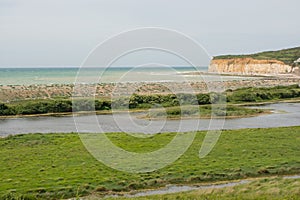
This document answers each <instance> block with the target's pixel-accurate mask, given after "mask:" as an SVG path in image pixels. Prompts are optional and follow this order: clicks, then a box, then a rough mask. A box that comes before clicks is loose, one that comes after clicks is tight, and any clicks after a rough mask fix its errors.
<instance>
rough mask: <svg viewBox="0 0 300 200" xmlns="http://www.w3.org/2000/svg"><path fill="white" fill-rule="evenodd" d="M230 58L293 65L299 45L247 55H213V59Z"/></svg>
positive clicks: (299, 53) (299, 49) (299, 56)
mask: <svg viewBox="0 0 300 200" xmlns="http://www.w3.org/2000/svg"><path fill="white" fill-rule="evenodd" d="M232 58H253V59H257V60H279V61H282V62H284V63H285V64H287V65H293V63H294V61H295V60H297V59H298V58H300V47H295V48H290V49H283V50H278V51H266V52H261V53H255V54H249V55H222V56H215V57H214V59H216V60H217V59H232Z"/></svg>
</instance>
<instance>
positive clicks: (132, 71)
mask: <svg viewBox="0 0 300 200" xmlns="http://www.w3.org/2000/svg"><path fill="white" fill-rule="evenodd" d="M80 69H81V72H80V76H81V78H83V79H87V80H89V79H98V78H100V79H99V83H111V82H120V81H121V82H136V81H137V82H143V81H146V82H147V81H157V82H160V81H176V80H178V77H179V75H180V74H182V73H185V72H187V73H193V72H205V71H207V70H208V67H197V68H195V67H192V66H172V67H161V66H153V67H130V66H122V67H116V66H114V67H110V68H104V67H84V68H80V67H78V66H68V67H58V66H52V67H51V66H47V67H35V66H34V67H1V68H0V85H35V84H73V83H74V82H75V81H76V77H77V75H78V72H79V70H80ZM82 69H84V70H82ZM180 77H181V78H182V76H180Z"/></svg>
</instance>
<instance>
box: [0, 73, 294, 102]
mask: <svg viewBox="0 0 300 200" xmlns="http://www.w3.org/2000/svg"><path fill="white" fill-rule="evenodd" d="M299 83H300V78H297V77H294V78H284V77H278V78H276V77H275V78H274V77H264V78H259V79H247V80H227V81H222V82H221V81H211V82H204V81H202V82H200V81H199V82H198V81H191V82H187V84H188V85H190V86H191V88H192V89H193V92H194V93H207V92H210V91H208V87H207V86H208V85H209V88H210V90H213V88H220V87H221V88H222V89H224V90H229V89H232V90H234V89H238V88H246V87H274V86H278V85H280V86H288V85H295V84H299ZM90 87H93V88H95V98H110V97H111V96H112V95H113V96H115V95H119V96H128V95H131V94H132V92H133V91H132V90H133V89H132V88H135V90H134V93H136V94H170V93H173V92H172V91H170V89H168V88H175V89H174V90H173V91H176V93H187V90H186V84H182V82H159V83H152V82H121V83H100V84H93V85H91V86H90ZM116 88H117V94H116V92H114V90H115V89H116ZM73 89H74V84H36V85H2V86H0V100H1V101H3V102H11V101H18V100H24V99H48V98H56V97H65V98H68V97H72V94H73ZM79 95H83V94H79Z"/></svg>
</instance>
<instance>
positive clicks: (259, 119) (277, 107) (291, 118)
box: [0, 103, 300, 136]
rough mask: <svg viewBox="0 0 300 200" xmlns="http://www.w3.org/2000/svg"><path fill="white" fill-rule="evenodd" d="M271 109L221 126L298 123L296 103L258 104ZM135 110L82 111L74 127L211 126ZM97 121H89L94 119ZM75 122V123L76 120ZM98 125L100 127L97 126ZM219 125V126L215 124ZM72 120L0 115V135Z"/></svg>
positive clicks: (154, 129)
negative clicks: (151, 118)
mask: <svg viewBox="0 0 300 200" xmlns="http://www.w3.org/2000/svg"><path fill="white" fill-rule="evenodd" d="M258 108H263V109H271V110H272V114H268V115H260V116H256V117H249V118H239V119H226V120H224V126H223V129H241V128H271V127H285V126H299V125H300V103H277V104H268V105H262V106H258ZM137 116H138V114H137V113H132V114H131V115H130V116H128V115H127V114H126V113H118V114H114V115H97V116H92V115H83V116H77V117H76V123H77V127H78V126H80V130H81V131H83V132H99V131H100V132H101V131H102V132H131V133H146V134H151V133H158V132H186V131H196V130H208V129H213V126H212V124H210V123H211V120H209V119H187V120H165V121H159V120H157V121H149V120H146V119H138V118H137ZM95 117H96V121H97V122H98V123H97V124H95V123H93V122H94V121H95ZM221 120H222V119H214V120H213V122H214V123H219V124H221V123H222V124H223V122H222V121H221ZM78 123H79V124H78ZM99 127H100V128H101V129H100V128H99ZM218 128H220V126H218ZM76 131H77V129H76V124H75V122H74V118H73V117H72V116H62V117H31V118H11V119H0V136H7V135H13V134H26V133H53V132H63V133H64V132H76Z"/></svg>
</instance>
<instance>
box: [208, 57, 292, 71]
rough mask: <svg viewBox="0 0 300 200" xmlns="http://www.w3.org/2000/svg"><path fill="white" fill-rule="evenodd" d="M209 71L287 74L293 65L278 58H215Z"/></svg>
mask: <svg viewBox="0 0 300 200" xmlns="http://www.w3.org/2000/svg"><path fill="white" fill-rule="evenodd" d="M208 71H209V72H212V73H215V72H218V73H232V74H241V75H261V74H264V75H266V74H270V75H274V74H287V73H292V72H293V67H292V66H290V65H287V64H285V63H284V62H281V61H278V60H256V59H253V58H232V59H213V60H212V61H211V63H210V66H209V69H208Z"/></svg>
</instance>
